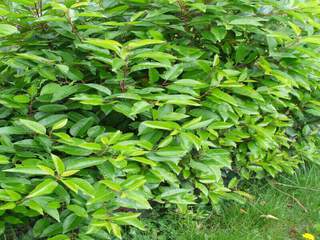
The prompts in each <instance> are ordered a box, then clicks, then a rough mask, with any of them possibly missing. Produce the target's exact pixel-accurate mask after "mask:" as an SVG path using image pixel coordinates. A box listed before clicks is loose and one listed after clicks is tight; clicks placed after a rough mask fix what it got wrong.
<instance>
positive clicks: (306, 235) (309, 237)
mask: <svg viewBox="0 0 320 240" xmlns="http://www.w3.org/2000/svg"><path fill="white" fill-rule="evenodd" d="M302 236H303V238H304V239H307V240H316V238H315V237H314V236H313V235H312V234H311V233H305V234H303V235H302Z"/></svg>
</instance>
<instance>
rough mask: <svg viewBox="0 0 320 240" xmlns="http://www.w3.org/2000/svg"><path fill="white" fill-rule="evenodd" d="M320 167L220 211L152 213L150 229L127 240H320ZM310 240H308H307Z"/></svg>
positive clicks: (281, 180) (148, 222) (259, 190)
mask: <svg viewBox="0 0 320 240" xmlns="http://www.w3.org/2000/svg"><path fill="white" fill-rule="evenodd" d="M319 174H320V168H319V167H316V166H312V167H310V168H308V169H306V168H304V169H302V170H300V171H299V172H298V173H297V174H296V175H295V176H293V177H286V176H282V177H280V178H279V179H277V180H276V181H272V182H269V183H266V184H264V185H260V187H252V189H251V194H253V195H254V196H255V200H253V201H250V202H248V203H246V204H243V205H242V204H236V203H226V204H224V205H223V206H222V209H221V210H220V211H216V212H212V213H210V214H204V213H203V212H202V213H197V214H193V215H191V214H188V215H184V216H181V215H179V214H177V213H173V212H172V213H165V214H163V215H160V214H159V213H156V212H152V213H151V214H150V216H148V218H146V219H145V220H144V222H145V223H146V225H147V228H148V230H147V231H146V232H141V231H137V230H135V229H134V230H132V232H130V234H129V235H127V236H126V237H125V239H135V240H147V239H148V240H150V239H157V240H161V239H177V240H180V239H181V240H187V239H190V240H191V239H192V240H193V239H197V240H202V239H203V240H232V239H237V240H251V239H252V240H253V239H257V240H260V239H261V240H267V239H270V240H271V239H272V240H284V239H304V238H303V234H304V233H311V234H313V235H314V236H315V239H317V236H320V194H319V193H320V181H319ZM310 239H312V238H310Z"/></svg>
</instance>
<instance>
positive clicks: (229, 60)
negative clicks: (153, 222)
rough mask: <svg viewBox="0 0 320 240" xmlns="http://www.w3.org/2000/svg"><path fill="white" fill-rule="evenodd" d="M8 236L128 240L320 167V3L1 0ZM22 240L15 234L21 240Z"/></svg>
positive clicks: (3, 222)
mask: <svg viewBox="0 0 320 240" xmlns="http://www.w3.org/2000/svg"><path fill="white" fill-rule="evenodd" d="M0 14H1V24H0V49H1V52H0V57H1V60H0V71H1V74H0V89H1V93H0V187H1V188H0V233H1V234H5V235H6V236H7V238H6V239H14V238H13V237H12V236H13V235H16V236H18V239H50V240H64V239H79V240H96V239H111V238H113V237H114V236H115V237H117V238H121V226H123V225H130V226H133V227H137V228H139V229H144V226H143V223H142V222H141V220H140V219H139V215H140V214H141V212H143V211H144V210H146V209H151V208H152V207H153V206H155V205H157V206H161V207H162V208H168V207H170V208H172V207H176V208H177V209H179V210H180V211H181V212H186V211H189V210H190V209H192V208H193V207H198V206H202V205H212V206H217V205H218V204H219V203H220V202H221V201H223V200H235V201H240V202H241V201H244V199H245V198H247V197H250V196H249V195H248V194H247V193H246V192H244V191H243V189H242V190H241V188H240V187H239V185H238V183H239V182H240V181H250V180H251V181H252V180H253V179H265V178H268V177H275V176H277V175H278V174H281V173H294V171H295V169H296V168H297V167H298V166H299V164H301V163H303V162H305V161H313V162H319V157H320V155H319V117H320V91H319V79H320V59H319V53H320V51H319V49H320V19H319V17H320V5H319V1H318V0H254V1H251V0H39V1H38V0H2V1H0ZM10 236H11V237H12V238H10Z"/></svg>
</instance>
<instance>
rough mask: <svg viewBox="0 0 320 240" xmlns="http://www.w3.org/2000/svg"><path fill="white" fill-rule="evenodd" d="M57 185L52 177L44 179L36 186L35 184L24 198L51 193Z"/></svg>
mask: <svg viewBox="0 0 320 240" xmlns="http://www.w3.org/2000/svg"><path fill="white" fill-rule="evenodd" d="M57 186H58V183H57V182H56V181H54V180H52V179H46V180H44V181H43V182H42V183H40V184H39V185H38V186H36V187H35V188H34V189H33V190H32V191H31V192H30V193H29V194H28V196H26V198H33V197H39V196H43V195H49V194H51V193H52V192H53V191H54V190H55V188H56V187H57Z"/></svg>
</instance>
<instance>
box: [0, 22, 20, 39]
mask: <svg viewBox="0 0 320 240" xmlns="http://www.w3.org/2000/svg"><path fill="white" fill-rule="evenodd" d="M14 33H19V31H18V29H17V28H16V27H14V26H12V25H9V24H0V37H5V36H8V35H11V34H14Z"/></svg>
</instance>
